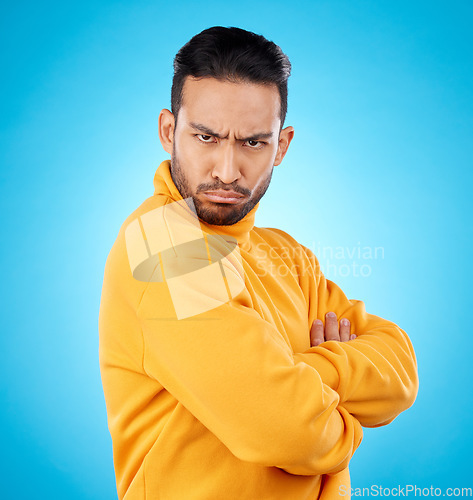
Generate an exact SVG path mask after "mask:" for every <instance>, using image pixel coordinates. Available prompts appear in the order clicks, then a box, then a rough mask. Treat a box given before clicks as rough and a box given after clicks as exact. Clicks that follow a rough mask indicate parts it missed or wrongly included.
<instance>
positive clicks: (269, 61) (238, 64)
mask: <svg viewBox="0 0 473 500" xmlns="http://www.w3.org/2000/svg"><path fill="white" fill-rule="evenodd" d="M290 74H291V63H290V62H289V58H288V57H287V56H286V55H285V54H284V53H283V51H282V50H281V48H280V47H279V46H278V45H276V44H275V43H273V42H271V41H269V40H267V39H266V38H264V37H263V36H261V35H257V34H256V33H252V32H251V31H245V30H242V29H240V28H234V27H230V28H224V27H223V26H214V27H212V28H208V29H206V30H204V31H202V32H201V33H199V34H197V35H195V36H194V37H193V38H191V40H189V41H188V42H187V43H186V44H185V45H184V46H183V47H182V48H181V49H180V50H179V52H178V53H177V54H176V57H175V58H174V77H173V80H172V89H171V111H172V113H173V115H174V117H175V119H176V121H177V115H178V113H179V109H180V107H181V105H182V89H183V87H184V82H185V79H186V77H188V76H193V77H195V78H205V77H212V78H217V79H219V80H229V81H232V82H242V81H243V82H251V83H260V84H275V85H276V86H277V88H278V91H279V96H280V100H281V108H280V118H281V128H282V126H283V124H284V120H285V118H286V112H287V79H288V78H289V75H290Z"/></svg>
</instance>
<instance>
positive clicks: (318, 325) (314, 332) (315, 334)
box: [310, 319, 325, 347]
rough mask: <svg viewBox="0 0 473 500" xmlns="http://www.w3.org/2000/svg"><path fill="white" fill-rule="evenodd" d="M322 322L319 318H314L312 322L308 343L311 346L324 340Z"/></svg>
mask: <svg viewBox="0 0 473 500" xmlns="http://www.w3.org/2000/svg"><path fill="white" fill-rule="evenodd" d="M324 340H325V339H324V324H323V323H322V321H321V320H320V319H316V320H315V321H314V322H313V323H312V327H311V329H310V345H311V346H312V347H315V346H318V345H319V344H321V343H322V342H323V341H324Z"/></svg>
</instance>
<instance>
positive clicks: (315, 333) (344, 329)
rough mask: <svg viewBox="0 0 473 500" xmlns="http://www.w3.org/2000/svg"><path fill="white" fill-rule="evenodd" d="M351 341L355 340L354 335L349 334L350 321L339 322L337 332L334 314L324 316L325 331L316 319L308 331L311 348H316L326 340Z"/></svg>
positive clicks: (320, 321)
mask: <svg viewBox="0 0 473 500" xmlns="http://www.w3.org/2000/svg"><path fill="white" fill-rule="evenodd" d="M353 339H356V335H355V334H354V333H352V334H350V321H349V320H348V319H346V318H344V319H342V320H340V331H339V329H338V321H337V315H336V314H335V313H334V312H328V313H327V314H326V315H325V330H324V324H323V322H322V320H320V319H316V320H315V321H314V322H313V323H312V328H311V329H310V345H311V346H312V347H315V346H318V345H319V344H321V343H322V342H325V341H327V340H337V341H339V342H348V341H349V340H353Z"/></svg>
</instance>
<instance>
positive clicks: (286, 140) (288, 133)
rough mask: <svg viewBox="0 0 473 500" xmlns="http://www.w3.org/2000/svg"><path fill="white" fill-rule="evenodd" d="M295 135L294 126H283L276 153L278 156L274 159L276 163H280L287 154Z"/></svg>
mask: <svg viewBox="0 0 473 500" xmlns="http://www.w3.org/2000/svg"><path fill="white" fill-rule="evenodd" d="M293 137H294V127H286V128H283V129H282V130H281V132H280V134H279V144H278V151H277V153H276V158H275V159H274V165H275V166H277V165H279V164H280V163H281V162H282V160H283V158H284V156H286V153H287V149H288V148H289V144H291V141H292V139H293Z"/></svg>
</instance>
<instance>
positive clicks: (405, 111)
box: [0, 0, 473, 500]
mask: <svg viewBox="0 0 473 500" xmlns="http://www.w3.org/2000/svg"><path fill="white" fill-rule="evenodd" d="M472 5H473V4H472V3H471V2H468V1H448V2H447V1H432V0H430V1H414V2H412V1H395V2H394V1H375V0H372V1H350V0H345V1H336V0H335V1H313V2H301V1H292V2H287V1H284V2H283V1H271V2H261V1H256V0H255V1H253V2H249V1H247V0H243V1H241V2H238V3H233V2H217V3H215V2H188V1H184V2H156V1H154V2H153V1H144V0H139V1H134V2H125V1H122V2H118V1H117V2H113V1H96V0H94V1H90V0H86V1H81V2H78V1H75V2H52V1H43V2H33V1H29V2H22V1H19V2H16V3H13V2H11V3H10V4H9V5H8V6H7V4H6V3H3V5H2V15H1V16H0V37H1V68H2V77H1V79H0V89H1V110H0V126H1V137H0V144H1V153H0V162H1V163H0V165H1V180H0V182H1V197H0V209H1V214H2V245H1V250H0V251H1V256H2V268H3V275H2V279H1V283H2V292H1V293H2V296H1V299H2V300H1V303H2V334H1V346H0V349H1V350H0V353H1V354H0V356H1V367H0V376H1V379H2V384H1V396H0V397H1V400H0V404H1V417H0V419H1V420H0V424H1V429H2V453H1V459H0V460H1V464H0V470H1V476H2V481H1V485H0V495H1V497H2V498H6V499H15V500H16V499H29V498H37V499H52V498H61V499H62V498H67V499H71V500H72V499H113V498H116V492H115V483H114V473H113V464H112V449H111V439H110V436H109V433H108V429H107V422H106V412H105V404H104V398H103V393H102V387H101V380H100V372H99V366H98V333H97V316H98V309H99V301H100V292H101V283H102V276H103V267H104V264H105V259H106V257H107V254H108V251H109V249H110V247H111V245H112V243H113V241H114V239H115V236H116V234H117V231H118V229H119V227H120V225H121V223H122V221H123V220H124V219H125V217H126V216H127V215H128V214H129V213H130V212H131V211H132V210H133V209H134V208H135V207H136V206H138V205H139V204H140V203H141V201H142V200H144V199H145V198H146V197H148V196H149V195H150V194H152V191H153V187H152V179H153V174H154V171H155V169H156V168H157V166H158V164H159V163H160V161H162V160H163V159H165V158H166V154H165V153H164V152H163V151H162V149H161V146H160V144H159V141H158V137H157V117H158V113H159V111H160V109H161V108H163V107H169V95H170V84H171V76H172V58H173V56H174V54H175V53H176V51H177V50H178V49H179V48H180V47H181V46H182V45H183V44H184V43H185V42H186V41H187V40H188V39H189V38H190V37H191V36H192V35H194V34H195V33H197V32H199V31H201V30H202V29H204V28H206V27H209V26H212V25H217V24H220V25H225V26H228V25H236V26H240V27H242V28H246V29H250V30H253V31H256V32H258V33H261V34H263V35H265V36H266V37H268V38H270V39H273V40H274V41H276V42H277V43H278V44H279V45H281V47H282V48H283V49H284V51H285V52H286V53H287V54H288V55H289V57H290V58H291V61H292V64H293V74H292V77H291V79H290V88H289V91H290V101H289V113H288V117H287V124H291V125H293V126H294V127H295V129H296V136H295V139H294V141H293V143H292V145H291V148H290V151H289V153H288V155H287V157H286V159H285V160H284V162H283V164H282V165H281V166H280V167H277V169H276V170H275V174H274V176H273V182H272V185H271V187H270V189H269V191H268V193H267V195H266V196H265V198H264V199H263V202H262V204H261V207H260V210H259V214H258V216H257V225H260V226H275V227H280V228H282V229H284V230H286V231H288V232H289V233H291V234H292V235H294V236H295V237H296V238H297V239H299V240H300V241H301V242H302V243H304V244H306V245H308V246H310V247H312V248H313V249H314V250H315V251H316V252H317V251H318V249H319V250H320V252H319V253H322V254H323V255H321V263H322V265H324V264H326V265H327V269H326V274H327V277H329V278H331V279H333V280H334V281H336V282H337V283H338V284H339V285H340V286H341V287H342V288H343V289H344V290H345V292H346V294H347V295H348V296H349V297H350V298H356V299H362V300H364V301H365V303H366V307H367V309H368V311H370V312H372V313H374V314H377V315H380V316H384V317H386V318H389V319H391V320H393V321H395V322H396V323H398V324H399V325H400V326H401V327H402V328H403V329H405V330H406V331H407V332H408V333H409V334H410V336H411V338H412V340H413V343H414V345H415V347H416V350H417V355H418V362H419V372H420V380H421V388H420V393H419V396H418V399H417V402H416V404H415V406H414V407H413V408H412V409H411V410H409V411H408V412H406V413H405V414H402V415H401V416H400V417H399V418H398V419H396V420H395V421H394V422H393V423H392V424H391V425H389V426H387V427H384V428H381V429H374V430H367V431H366V433H365V438H364V443H363V444H362V446H361V448H360V449H359V450H358V451H357V453H356V455H355V457H354V459H353V461H352V467H351V470H352V481H353V486H355V487H369V486H371V485H383V486H390V487H393V486H396V485H405V484H413V485H417V486H422V487H429V486H431V485H433V486H437V487H443V488H447V487H461V486H472V480H471V467H472V465H473V464H472V459H471V449H472V445H473V432H472V427H471V425H472V418H471V415H472V410H473V398H472V391H471V389H470V388H471V375H470V373H471V367H470V366H471V354H472V349H471V345H472V342H471V339H472V326H471V325H472V307H471V303H472V295H471V281H472V277H473V276H472V270H471V260H470V256H471V252H470V250H469V245H470V242H471V238H472V231H471V214H472V202H471V194H470V190H471V187H472V183H471V181H472V167H473V165H472V158H473V155H472V153H473V151H472V149H473V148H472V132H473V123H472V116H473V114H472V107H473V95H472V94H473V91H472V77H473V68H472V62H473V58H472V47H473V39H472V38H473V36H472V29H471V26H472V23H473V9H472ZM364 247H368V248H370V249H371V250H373V251H374V248H375V247H382V249H383V253H382V255H381V254H379V253H378V256H377V258H374V257H375V256H374V255H373V256H371V258H369V256H368V257H367V256H366V254H365V256H363V255H361V256H360V255H358V249H362V250H363V249H364ZM330 249H331V250H330ZM337 249H338V250H337ZM335 250H337V254H336V255H333V256H331V255H330V251H333V252H334V251H335ZM365 250H366V249H365ZM353 252H355V255H354V256H352V255H351V253H353ZM378 252H379V251H378ZM353 263H355V264H356V265H358V266H361V265H364V266H367V267H364V268H363V271H364V274H367V275H366V276H360V275H359V273H358V275H356V272H353ZM348 269H350V271H349V272H348ZM359 269H361V268H359ZM368 273H369V274H368Z"/></svg>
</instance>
